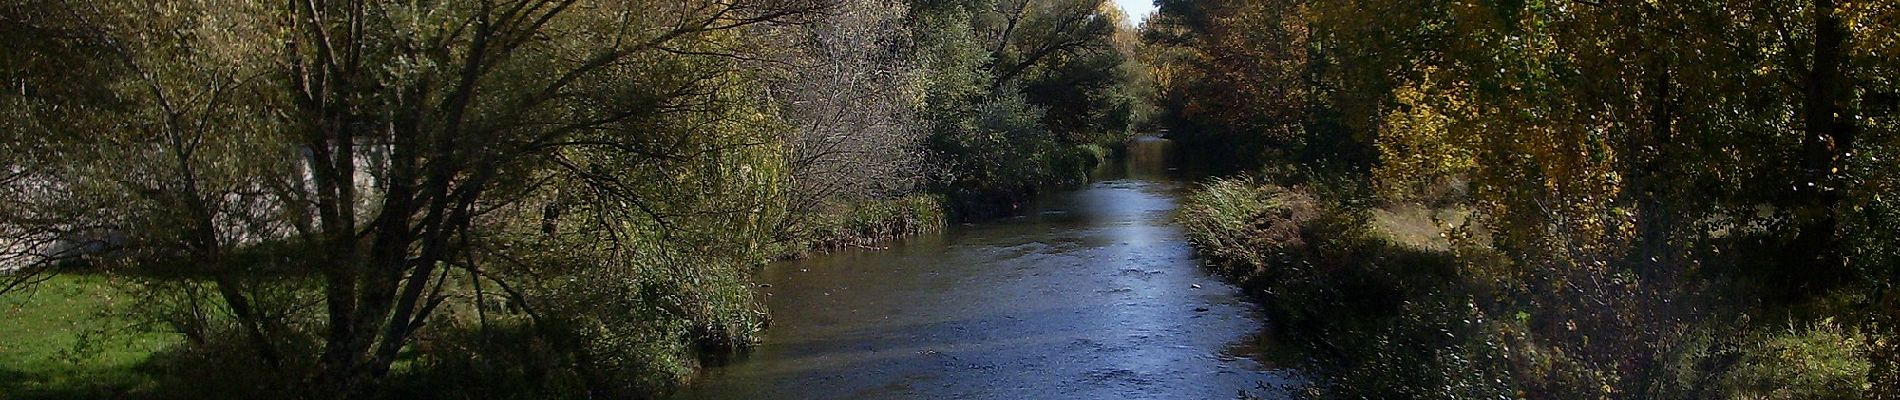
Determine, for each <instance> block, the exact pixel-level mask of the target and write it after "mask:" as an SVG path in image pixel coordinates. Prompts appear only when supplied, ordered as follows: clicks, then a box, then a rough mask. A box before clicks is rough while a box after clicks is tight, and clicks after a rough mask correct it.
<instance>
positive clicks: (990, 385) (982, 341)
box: [677, 138, 1297, 399]
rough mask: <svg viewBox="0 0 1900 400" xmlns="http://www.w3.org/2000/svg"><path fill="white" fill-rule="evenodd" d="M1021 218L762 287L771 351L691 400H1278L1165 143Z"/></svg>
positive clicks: (803, 264)
mask: <svg viewBox="0 0 1900 400" xmlns="http://www.w3.org/2000/svg"><path fill="white" fill-rule="evenodd" d="M1128 154H1129V155H1128V157H1125V161H1123V162H1119V163H1115V164H1113V165H1106V166H1103V167H1102V168H1098V170H1097V171H1096V174H1095V176H1096V179H1095V181H1094V182H1092V183H1090V184H1089V185H1088V186H1086V187H1084V188H1080V189H1078V190H1073V191H1068V192H1063V193H1058V194H1054V195H1050V196H1045V198H1044V199H1042V200H1041V201H1039V202H1038V203H1037V204H1035V205H1034V206H1033V208H1032V209H1031V210H1032V211H1030V212H1028V213H1027V214H1026V215H1024V216H1021V217H1016V218H1011V219H1004V220H999V221H994V222H986V223H981V224H976V225H963V226H956V227H952V228H951V229H949V230H948V231H947V232H945V233H942V234H936V235H926V236H921V237H917V238H911V239H908V240H904V241H902V242H900V243H895V244H892V245H891V247H890V248H889V249H881V250H869V251H846V252H840V253H835V254H830V255H824V256H819V257H814V258H811V259H807V260H800V261H792V262H785V263H779V264H775V265H772V266H770V267H768V268H767V269H766V270H765V271H762V272H761V274H760V276H759V277H758V278H759V282H761V283H762V284H764V285H766V286H765V288H764V289H763V291H764V292H765V293H766V294H767V296H768V297H767V298H766V304H767V306H768V307H770V309H771V312H772V315H773V322H772V326H771V329H770V330H769V331H768V332H766V341H765V343H764V344H763V345H761V346H760V347H758V348H757V349H755V350H753V351H751V352H749V353H748V354H745V355H742V356H738V357H737V358H736V359H734V360H732V361H731V362H729V363H727V364H726V365H723V366H718V367H713V368H709V369H707V370H706V371H705V372H704V375H703V376H702V377H701V379H700V381H699V382H697V383H696V384H695V385H693V386H691V387H689V388H687V389H686V390H685V391H683V392H681V393H680V394H679V395H678V396H677V398H680V399H831V398H846V399H883V398H932V399H1108V398H1113V399H1231V398H1234V397H1235V396H1236V394H1237V393H1238V392H1240V391H1242V390H1246V391H1250V392H1252V393H1253V394H1255V395H1260V396H1263V397H1267V398H1278V397H1284V396H1283V394H1282V393H1279V392H1278V389H1277V388H1278V387H1280V386H1281V385H1283V384H1286V383H1288V382H1295V381H1297V375H1296V374H1295V373H1293V372H1292V371H1290V370H1286V369H1281V368H1277V367H1275V366H1272V365H1268V364H1265V363H1264V362H1263V361H1261V358H1260V357H1259V356H1258V354H1256V353H1257V351H1256V350H1255V349H1257V348H1258V347H1259V346H1257V345H1255V344H1254V343H1257V342H1259V341H1260V339H1259V337H1260V335H1261V333H1260V332H1261V329H1262V328H1263V326H1264V325H1265V324H1264V323H1263V322H1262V320H1261V318H1262V317H1261V312H1260V311H1259V310H1258V308H1257V306H1255V305H1253V304H1251V303H1249V302H1248V300H1246V299H1245V298H1244V297H1243V296H1242V295H1241V294H1240V293H1239V291H1238V289H1235V288H1234V287H1233V286H1230V285H1227V284H1225V283H1222V282H1221V281H1220V280H1219V279H1218V278H1216V277H1213V276H1210V275H1209V274H1208V272H1207V271H1206V270H1205V269H1204V268H1203V267H1201V266H1200V265H1198V263H1199V261H1198V260H1196V259H1195V258H1194V256H1193V252H1192V249H1191V248H1190V247H1189V245H1188V243H1187V240H1186V238H1184V237H1183V236H1182V232H1181V229H1180V228H1178V227H1176V226H1174V225H1173V222H1172V214H1173V211H1174V209H1175V205H1176V201H1177V199H1178V198H1179V196H1180V194H1181V190H1182V189H1183V187H1184V186H1185V185H1184V183H1183V182H1181V181H1178V180H1176V179H1175V178H1173V177H1172V176H1171V174H1170V171H1169V169H1168V168H1167V165H1169V163H1168V155H1169V154H1170V151H1169V143H1168V142H1167V141H1166V140H1165V139H1157V138H1142V139H1138V140H1135V141H1133V142H1132V143H1131V144H1130V149H1129V152H1128Z"/></svg>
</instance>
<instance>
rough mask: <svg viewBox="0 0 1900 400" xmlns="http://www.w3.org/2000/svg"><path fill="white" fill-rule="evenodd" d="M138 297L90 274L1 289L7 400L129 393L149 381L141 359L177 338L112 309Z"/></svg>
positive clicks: (0, 366) (0, 365) (0, 397)
mask: <svg viewBox="0 0 1900 400" xmlns="http://www.w3.org/2000/svg"><path fill="white" fill-rule="evenodd" d="M137 300H138V299H137V298H135V297H133V296H129V295H127V294H125V293H123V292H122V291H120V290H119V289H118V288H117V287H115V286H113V285H112V284H111V283H110V282H109V281H108V279H107V278H106V277H103V276H98V275H88V274H73V275H61V276H56V277H53V278H52V279H51V280H48V281H46V282H43V283H41V284H39V285H37V286H34V287H31V288H28V289H25V290H21V291H17V292H14V293H7V294H4V295H0V400H9V399H24V398H103V397H122V396H124V395H127V394H128V391H132V390H137V389H139V388H142V387H145V386H149V384H150V380H151V379H150V378H149V375H148V374H145V373H143V372H141V371H140V369H139V365H140V364H142V363H143V362H144V361H145V360H146V359H148V358H150V357H151V355H152V353H153V352H156V351H158V350H159V349H163V348H165V347H166V346H169V345H171V344H172V343H173V342H174V341H175V340H176V339H175V336H172V335H168V334H165V333H163V332H153V331H151V330H148V329H145V328H143V327H139V326H138V324H137V323H135V322H134V321H131V320H127V319H124V318H122V317H116V316H114V315H124V314H123V313H112V312H109V310H113V309H115V308H122V307H125V306H126V304H127V303H128V302H132V301H137Z"/></svg>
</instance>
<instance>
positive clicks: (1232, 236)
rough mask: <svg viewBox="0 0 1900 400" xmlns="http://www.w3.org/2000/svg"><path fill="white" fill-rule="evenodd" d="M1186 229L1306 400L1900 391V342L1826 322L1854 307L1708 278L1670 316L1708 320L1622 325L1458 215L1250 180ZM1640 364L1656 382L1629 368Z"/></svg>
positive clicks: (1185, 218) (1224, 193)
mask: <svg viewBox="0 0 1900 400" xmlns="http://www.w3.org/2000/svg"><path fill="white" fill-rule="evenodd" d="M1433 215H1437V216H1440V218H1431V217H1432V216H1433ZM1448 216H1450V217H1459V218H1449V217H1448ZM1180 218H1181V222H1182V224H1183V225H1184V226H1185V227H1186V229H1187V232H1188V235H1189V238H1190V240H1191V241H1192V242H1193V243H1194V244H1195V245H1196V247H1197V248H1198V249H1199V250H1200V251H1201V253H1202V254H1204V255H1205V256H1207V257H1208V258H1210V259H1211V260H1212V261H1213V262H1214V265H1215V266H1216V268H1217V269H1218V270H1219V272H1220V273H1221V274H1223V275H1224V276H1226V277H1228V278H1229V279H1232V280H1233V281H1235V282H1237V283H1239V284H1240V285H1241V286H1242V287H1243V288H1245V290H1246V291H1247V292H1248V293H1250V294H1252V295H1254V296H1256V297H1257V298H1259V299H1261V302H1262V304H1263V305H1264V306H1265V308H1266V309H1267V310H1268V312H1269V314H1270V317H1269V319H1270V320H1271V321H1272V322H1271V323H1272V324H1273V325H1275V328H1277V329H1276V332H1277V333H1278V334H1279V335H1280V337H1279V342H1280V343H1281V344H1282V345H1283V346H1284V347H1285V348H1286V349H1290V352H1291V353H1293V354H1291V355H1290V357H1291V358H1292V359H1293V360H1300V361H1299V362H1304V364H1303V365H1302V367H1303V368H1306V370H1307V372H1308V373H1309V374H1310V375H1311V376H1312V377H1314V378H1316V381H1315V385H1313V386H1311V387H1308V388H1307V390H1306V394H1308V395H1312V396H1313V397H1317V398H1521V397H1531V398H1539V397H1544V396H1556V397H1558V398H1586V397H1587V398H1595V397H1597V396H1598V395H1602V394H1605V393H1609V392H1611V391H1612V390H1617V389H1621V390H1632V389H1629V388H1644V389H1643V390H1645V391H1646V392H1647V393H1648V394H1647V396H1649V397H1651V398H1755V399H1781V398H1833V399H1855V398H1879V396H1878V394H1879V393H1883V389H1880V388H1882V387H1886V385H1889V384H1891V383H1892V382H1894V380H1892V379H1893V378H1894V375H1893V371H1892V370H1891V369H1890V368H1891V367H1889V366H1887V365H1890V364H1889V363H1890V362H1891V361H1888V359H1885V358H1883V357H1885V356H1883V354H1892V351H1893V348H1894V346H1895V342H1896V341H1897V339H1900V338H1896V337H1894V336H1892V335H1887V334H1883V333H1881V332H1880V331H1874V330H1869V329H1867V328H1855V327H1853V325H1850V323H1849V322H1847V321H1843V320H1840V319H1837V318H1835V317H1829V316H1830V315H1848V314H1846V313H1842V312H1840V311H1838V308H1840V307H1848V305H1845V304H1846V303H1847V302H1851V301H1853V300H1852V299H1853V297H1852V296H1853V295H1851V294H1850V295H1846V297H1844V298H1832V299H1824V300H1821V301H1816V302H1810V303H1798V304H1784V305H1764V304H1762V303H1759V302H1755V303H1751V302H1737V301H1732V300H1727V299H1737V298H1749V296H1751V295H1753V294H1754V292H1751V291H1750V289H1748V288H1749V287H1751V285H1752V284H1751V283H1749V282H1748V281H1743V280H1736V279H1732V277H1731V278H1728V279H1720V282H1715V281H1716V280H1717V279H1714V278H1712V279H1711V281H1709V282H1702V283H1701V284H1703V285H1705V286H1703V287H1708V288H1710V291H1708V292H1705V293H1699V294H1697V295H1694V296H1687V297H1680V298H1676V299H1672V301H1671V302H1672V303H1681V304H1694V305H1697V307H1698V308H1700V310H1701V311H1699V312H1700V313H1702V314H1701V315H1700V316H1695V317H1683V316H1670V315H1668V314H1665V313H1668V312H1670V311H1671V310H1673V309H1674V308H1673V307H1676V306H1674V305H1670V306H1663V305H1658V306H1655V308H1652V309H1649V311H1648V312H1649V315H1625V314H1619V313H1617V312H1616V310H1618V309H1619V308H1620V307H1625V306H1621V305H1617V304H1604V305H1593V304H1591V303H1583V304H1579V303H1568V302H1559V301H1554V300H1553V299H1562V298H1563V297H1564V296H1570V295H1569V294H1564V293H1558V294H1557V295H1554V296H1553V295H1541V296H1540V295H1538V294H1536V293H1530V292H1528V290H1529V288H1531V287H1533V286H1534V285H1548V284H1549V283H1547V281H1542V280H1541V278H1540V277H1538V276H1537V274H1535V273H1532V272H1527V271H1524V270H1522V269H1520V268H1518V267H1515V266H1514V264H1513V262H1512V261H1511V260H1510V259H1509V258H1508V257H1505V256H1503V255H1502V253H1501V252H1500V251H1498V250H1497V249H1494V248H1492V247H1493V246H1492V245H1491V244H1490V243H1489V242H1488V240H1486V239H1485V238H1484V237H1483V236H1484V234H1483V232H1482V229H1473V228H1471V227H1467V229H1451V227H1452V226H1463V224H1462V223H1460V224H1458V225H1451V224H1449V223H1444V222H1445V221H1447V220H1453V221H1455V220H1461V219H1462V215H1461V214H1460V213H1458V212H1451V211H1444V210H1429V209H1424V208H1421V207H1417V206H1409V205H1407V206H1390V207H1376V208H1375V207H1360V206H1354V205H1352V202H1350V201H1343V200H1342V199H1341V198H1337V197H1335V198H1326V197H1316V195H1315V194H1313V191H1312V190H1308V189H1306V188H1283V187H1280V186H1275V185H1272V184H1267V183H1263V182H1259V181H1255V180H1250V179H1224V180H1216V181H1213V182H1211V183H1209V184H1207V185H1205V186H1203V187H1201V188H1199V189H1198V190H1196V191H1195V192H1194V193H1193V194H1191V195H1190V196H1189V198H1188V200H1187V201H1186V202H1185V203H1184V204H1183V208H1182V212H1181V217H1180ZM1441 223H1443V224H1444V225H1443V226H1442V227H1441V226H1440V225H1439V224H1441ZM1420 232H1437V233H1440V234H1442V235H1443V236H1438V237H1431V236H1432V235H1420V234H1419V233H1420ZM1716 261H1721V260H1708V262H1710V263H1714V262H1716ZM1581 300H1589V299H1581ZM1611 301H1630V300H1615V299H1611ZM1591 317H1596V318H1606V319H1615V318H1623V319H1634V320H1651V319H1653V320H1656V321H1660V322H1655V323H1645V325H1657V326H1660V327H1647V328H1646V327H1640V326H1639V327H1637V328H1629V329H1642V330H1634V331H1618V329H1624V328H1622V327H1626V326H1629V324H1628V323H1617V322H1614V320H1592V319H1587V318H1591ZM1611 332H1624V333H1625V334H1624V335H1623V336H1609V335H1607V333H1611ZM1603 354H1629V355H1631V356H1630V357H1632V358H1628V359H1622V360H1620V361H1619V360H1615V359H1612V360H1610V361H1603V360H1602V358H1601V357H1600V356H1601V355H1603ZM1636 357H1640V358H1646V359H1649V360H1653V361H1651V362H1650V363H1651V364H1653V365H1657V366H1658V369H1655V370H1631V369H1629V368H1632V366H1635V365H1639V364H1637V358H1636ZM1619 377H1622V379H1647V380H1649V381H1632V380H1619ZM1639 377H1640V378H1639ZM1884 393H1891V392H1884Z"/></svg>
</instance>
